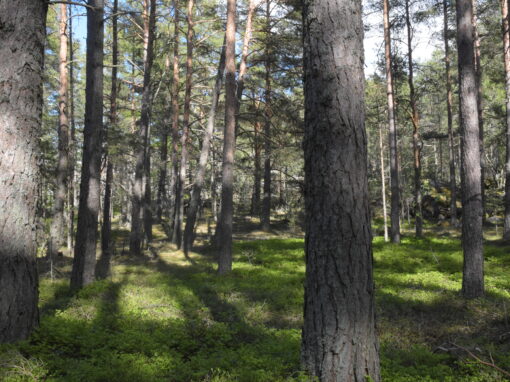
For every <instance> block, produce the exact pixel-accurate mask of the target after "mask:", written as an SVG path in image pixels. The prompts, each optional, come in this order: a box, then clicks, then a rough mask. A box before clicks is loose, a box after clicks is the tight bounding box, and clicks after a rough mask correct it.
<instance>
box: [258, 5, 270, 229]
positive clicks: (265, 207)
mask: <svg viewBox="0 0 510 382" xmlns="http://www.w3.org/2000/svg"><path fill="white" fill-rule="evenodd" d="M270 4H271V1H270V0H266V46H265V54H264V56H265V62H264V67H265V77H266V78H265V82H266V89H265V93H264V99H265V109H264V196H263V198H262V210H261V216H260V223H261V228H262V230H263V231H266V232H268V231H269V230H270V228H271V227H270V225H271V224H270V223H271V117H272V110H271V51H270V48H269V46H270V41H269V39H270V35H271V24H270V22H271V19H270V16H271V14H270V9H271V8H270Z"/></svg>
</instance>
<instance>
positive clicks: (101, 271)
mask: <svg viewBox="0 0 510 382" xmlns="http://www.w3.org/2000/svg"><path fill="white" fill-rule="evenodd" d="M117 12H118V0H113V9H112V83H111V90H110V126H109V130H112V129H113V128H114V127H115V126H117V65H118V64H119V60H118V33H117V18H118V15H117ZM107 131H108V130H107ZM107 131H106V132H107ZM108 145H109V142H108V138H107V134H105V146H104V151H105V153H104V154H105V160H106V182H105V188H104V202H103V225H102V227H101V257H100V258H99V263H98V267H97V270H96V276H97V278H99V279H104V278H106V277H107V276H108V275H109V274H110V259H111V255H112V248H111V244H112V243H111V231H112V220H111V214H110V209H111V197H112V185H113V162H112V159H111V157H110V152H109V147H108Z"/></svg>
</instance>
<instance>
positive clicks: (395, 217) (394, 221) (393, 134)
mask: <svg viewBox="0 0 510 382" xmlns="http://www.w3.org/2000/svg"><path fill="white" fill-rule="evenodd" d="M383 21H384V58H385V67H386V95H387V98H388V125H389V143H390V144H389V146H390V184H391V185H390V188H391V216H390V220H391V229H390V236H391V241H392V242H393V243H400V216H399V211H400V186H399V174H398V153H397V150H398V146H397V125H396V123H395V99H394V95H393V70H392V65H391V27H390V5H389V0H383Z"/></svg>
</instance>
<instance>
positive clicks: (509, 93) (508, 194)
mask: <svg viewBox="0 0 510 382" xmlns="http://www.w3.org/2000/svg"><path fill="white" fill-rule="evenodd" d="M500 4H501V19H502V27H503V49H504V56H503V57H504V64H505V90H506V161H505V201H504V204H505V226H504V229H503V239H504V240H510V20H509V15H508V2H507V1H506V0H501V1H500Z"/></svg>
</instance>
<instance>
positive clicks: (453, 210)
mask: <svg viewBox="0 0 510 382" xmlns="http://www.w3.org/2000/svg"><path fill="white" fill-rule="evenodd" d="M443 39H444V65H445V77H446V78H445V81H446V111H447V115H448V148H449V154H450V194H451V196H450V214H451V216H450V222H451V225H452V226H454V227H455V226H457V183H456V176H455V142H454V135H453V114H452V105H453V99H452V97H453V95H452V78H451V73H450V46H449V43H448V1H447V0H443Z"/></svg>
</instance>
